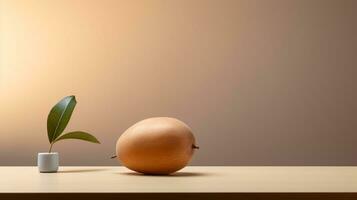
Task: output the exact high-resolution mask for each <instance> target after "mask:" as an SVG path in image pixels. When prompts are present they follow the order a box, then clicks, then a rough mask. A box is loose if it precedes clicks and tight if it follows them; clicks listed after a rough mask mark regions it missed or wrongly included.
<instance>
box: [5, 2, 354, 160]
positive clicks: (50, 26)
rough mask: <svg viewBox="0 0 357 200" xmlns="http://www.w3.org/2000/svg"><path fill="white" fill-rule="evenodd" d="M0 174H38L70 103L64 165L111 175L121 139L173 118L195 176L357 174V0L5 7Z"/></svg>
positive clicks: (61, 144)
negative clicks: (211, 172)
mask: <svg viewBox="0 0 357 200" xmlns="http://www.w3.org/2000/svg"><path fill="white" fill-rule="evenodd" d="M0 2H1V4H0V13H1V26H0V28H1V29H0V34H1V35H0V38H1V41H0V42H1V43H0V44H1V49H0V50H1V51H0V56H1V57H0V64H1V65H0V165H35V164H36V161H35V160H36V154H37V152H42V151H47V150H48V147H49V144H48V141H47V135H46V134H47V133H46V118H47V113H48V112H49V110H50V109H51V107H52V106H53V105H54V104H55V103H56V102H57V101H58V100H59V99H61V98H62V97H64V96H67V95H71V94H74V95H76V96H77V100H78V104H77V107H76V110H75V112H74V115H73V117H72V120H71V122H70V124H69V126H68V128H67V130H85V131H89V132H91V133H93V134H94V135H96V136H97V137H98V139H99V140H100V141H101V142H102V144H101V145H94V144H90V143H86V142H81V141H73V140H72V141H69V140H68V141H63V142H59V143H57V144H55V146H54V150H55V151H59V152H60V154H61V164H62V165H117V162H116V161H115V160H110V159H109V157H110V156H111V155H112V154H113V153H114V148H115V143H116V140H117V138H118V137H119V136H120V134H121V133H122V132H123V131H124V130H125V129H127V128H128V127H129V126H131V125H132V124H134V123H135V122H137V121H139V120H142V119H145V118H148V117H154V116H171V117H176V118H179V119H181V120H183V121H184V122H186V123H187V124H189V125H190V126H191V127H192V129H193V130H194V133H195V136H196V139H197V141H198V144H199V146H200V147H201V149H200V150H199V151H197V153H196V154H195V156H194V158H193V160H192V162H191V164H193V165H356V164H357V54H356V53H357V1H354V0H335V1H331V0H260V1H256V0H231V1H230V0H126V1H124V0H123V1H120V0H117V1H116V0H86V1H85V0H83V1H80V0H51V1H50V0H0Z"/></svg>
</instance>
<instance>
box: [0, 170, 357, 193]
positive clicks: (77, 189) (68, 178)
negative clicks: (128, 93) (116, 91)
mask: <svg viewBox="0 0 357 200" xmlns="http://www.w3.org/2000/svg"><path fill="white" fill-rule="evenodd" d="M52 192H55V193H68V192H70V193H171V192H172V193H228V192H229V193H248V192H249V193H252V192H253V193H265V192H279V193H285V192H288V193H289V192H309V193H310V192H327V193H329V192H357V167H233V166H232V167H200V166H194V167H193V166H192V167H186V168H184V169H183V170H181V171H179V172H177V173H175V174H173V175H170V176H147V175H142V174H138V173H135V172H132V171H130V170H128V169H126V168H124V167H84V166H83V167H60V169H59V172H58V173H39V172H38V169H37V167H0V193H52Z"/></svg>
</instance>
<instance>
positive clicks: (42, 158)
mask: <svg viewBox="0 0 357 200" xmlns="http://www.w3.org/2000/svg"><path fill="white" fill-rule="evenodd" d="M58 165H59V156H58V153H57V152H52V153H38V155H37V166H38V170H39V171H40V172H41V173H53V172H57V171H58Z"/></svg>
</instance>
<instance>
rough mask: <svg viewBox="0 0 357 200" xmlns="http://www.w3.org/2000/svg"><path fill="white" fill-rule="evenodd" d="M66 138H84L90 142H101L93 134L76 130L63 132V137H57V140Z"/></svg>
mask: <svg viewBox="0 0 357 200" xmlns="http://www.w3.org/2000/svg"><path fill="white" fill-rule="evenodd" d="M64 139H79V140H84V141H88V142H93V143H98V144H100V142H99V141H98V140H97V138H95V137H94V136H93V135H91V134H89V133H86V132H83V131H74V132H69V133H66V134H63V135H62V136H61V137H59V138H57V139H56V140H55V142H57V141H59V140H64Z"/></svg>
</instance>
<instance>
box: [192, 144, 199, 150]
mask: <svg viewBox="0 0 357 200" xmlns="http://www.w3.org/2000/svg"><path fill="white" fill-rule="evenodd" d="M199 148H200V147H199V146H196V145H194V144H193V145H192V149H199Z"/></svg>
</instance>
